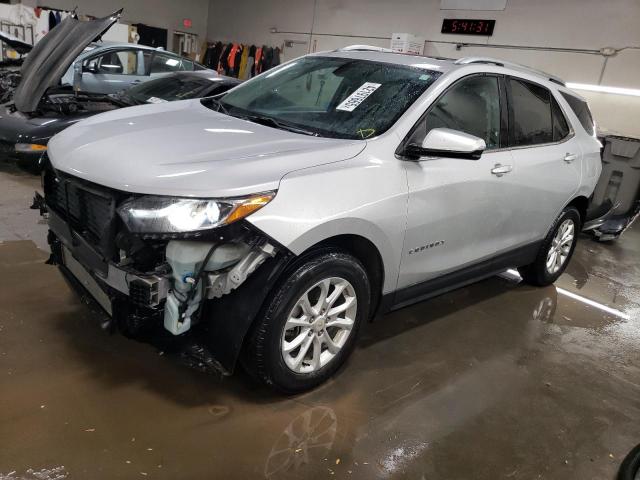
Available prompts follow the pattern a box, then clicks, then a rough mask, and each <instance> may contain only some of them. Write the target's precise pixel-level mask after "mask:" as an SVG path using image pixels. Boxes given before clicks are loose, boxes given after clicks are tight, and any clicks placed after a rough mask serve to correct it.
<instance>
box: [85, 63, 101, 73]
mask: <svg viewBox="0 0 640 480" xmlns="http://www.w3.org/2000/svg"><path fill="white" fill-rule="evenodd" d="M82 73H98V66H97V65H96V64H95V63H89V64H87V65H83V66H82Z"/></svg>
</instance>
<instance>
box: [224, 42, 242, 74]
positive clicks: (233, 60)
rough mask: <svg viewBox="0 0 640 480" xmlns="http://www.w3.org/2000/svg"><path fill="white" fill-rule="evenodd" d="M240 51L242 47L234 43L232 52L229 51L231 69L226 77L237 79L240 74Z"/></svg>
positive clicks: (228, 62)
mask: <svg viewBox="0 0 640 480" xmlns="http://www.w3.org/2000/svg"><path fill="white" fill-rule="evenodd" d="M239 50H240V45H238V44H237V43H234V44H232V45H231V50H229V56H228V58H227V64H228V65H229V68H228V69H227V72H226V75H228V76H230V77H236V76H237V75H238V74H237V72H238V63H240V60H239V59H238V52H239Z"/></svg>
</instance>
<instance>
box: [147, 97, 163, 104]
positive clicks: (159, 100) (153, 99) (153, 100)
mask: <svg viewBox="0 0 640 480" xmlns="http://www.w3.org/2000/svg"><path fill="white" fill-rule="evenodd" d="M147 103H167V101H166V100H164V99H162V98H158V97H149V98H147Z"/></svg>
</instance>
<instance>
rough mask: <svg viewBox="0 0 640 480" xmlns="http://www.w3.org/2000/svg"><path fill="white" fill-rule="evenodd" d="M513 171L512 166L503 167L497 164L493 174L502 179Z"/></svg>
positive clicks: (492, 171)
mask: <svg viewBox="0 0 640 480" xmlns="http://www.w3.org/2000/svg"><path fill="white" fill-rule="evenodd" d="M511 170H513V167H512V166H511V165H502V164H500V163H496V165H495V167H493V168H492V169H491V173H493V174H494V175H496V176H498V177H501V176H503V175H505V174H507V173H509V172H510V171H511Z"/></svg>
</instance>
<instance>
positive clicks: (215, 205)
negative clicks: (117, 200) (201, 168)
mask: <svg viewBox="0 0 640 480" xmlns="http://www.w3.org/2000/svg"><path fill="white" fill-rule="evenodd" d="M275 195H276V194H275V192H266V193H259V194H256V195H251V196H248V197H242V198H231V199H222V200H213V199H194V198H176V197H155V196H144V197H140V198H136V199H133V200H129V201H127V202H124V203H123V204H122V205H120V207H119V208H118V213H119V214H120V217H121V218H122V220H123V221H124V223H125V224H126V225H127V227H128V228H129V230H130V231H131V232H133V233H186V232H199V231H202V230H209V229H211V228H216V227H219V226H222V225H228V224H230V223H233V222H235V221H238V220H241V219H243V218H245V217H247V216H248V215H251V214H252V213H253V212H255V211H256V210H259V209H260V208H262V207H264V206H265V205H266V204H267V203H269V202H270V201H271V200H272V199H273V197H275Z"/></svg>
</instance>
